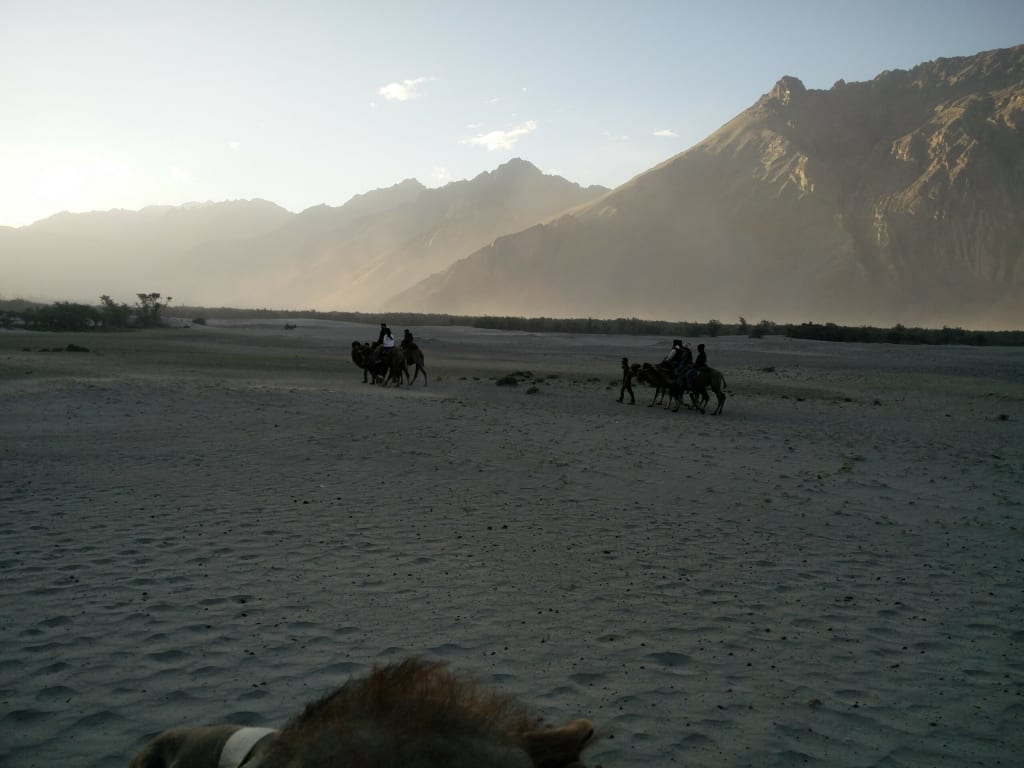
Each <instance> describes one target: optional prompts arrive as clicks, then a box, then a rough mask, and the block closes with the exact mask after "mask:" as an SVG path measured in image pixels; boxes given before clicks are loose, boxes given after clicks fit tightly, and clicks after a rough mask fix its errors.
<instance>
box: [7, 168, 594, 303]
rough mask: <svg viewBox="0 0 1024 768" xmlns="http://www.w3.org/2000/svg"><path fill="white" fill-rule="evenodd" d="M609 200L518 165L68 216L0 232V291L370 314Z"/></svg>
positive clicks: (92, 299) (78, 297) (592, 188)
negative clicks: (422, 179) (334, 198)
mask: <svg viewBox="0 0 1024 768" xmlns="http://www.w3.org/2000/svg"><path fill="white" fill-rule="evenodd" d="M607 191H608V190H607V189H605V188H603V187H596V186H595V187H587V188H584V187H581V186H580V185H578V184H574V183H572V182H569V181H567V180H565V179H563V178H561V177H559V176H552V175H546V174H543V173H541V171H539V170H538V169H537V168H536V167H535V166H533V165H532V164H530V163H528V162H526V161H523V160H520V159H518V158H517V159H514V160H510V161H509V162H507V163H505V164H503V165H501V166H499V167H498V168H496V169H495V170H493V171H488V172H484V173H481V174H479V175H478V176H476V177H475V178H473V179H469V180H464V181H456V182H452V183H450V184H447V185H445V186H443V187H441V188H438V189H428V188H427V187H425V186H423V185H422V184H420V183H419V182H418V181H416V180H415V179H407V180H405V181H403V182H401V183H399V184H396V185H394V186H392V187H388V188H385V189H378V190H373V191H370V192H367V193H365V194H362V195H356V196H355V197H353V198H352V199H351V200H349V201H348V202H347V203H345V205H343V206H340V207H331V206H326V205H321V206H314V207H312V208H309V209H306V210H304V211H302V212H301V213H298V214H294V213H291V212H288V211H286V210H284V209H283V208H280V207H278V206H276V205H274V204H273V203H268V202H266V201H262V200H254V201H233V202H228V203H217V204H208V205H205V206H196V205H188V206H182V207H171V206H154V207H151V208H146V209H143V210H141V211H109V212H95V213H88V214H67V213H64V214H58V215H56V216H53V217H50V218H49V219H45V220H43V221H41V222H37V223H36V224H33V225H31V226H29V227H22V228H18V229H10V228H4V229H0V265H2V267H3V270H4V279H3V281H2V286H0V289H2V290H3V291H4V293H6V294H8V295H11V296H13V295H27V296H38V297H41V298H53V297H56V298H61V299H73V300H80V301H95V300H96V299H97V297H98V296H99V295H100V294H101V293H106V294H111V295H114V296H124V297H128V298H130V297H132V296H134V294H135V293H136V292H139V291H151V290H159V291H161V292H163V293H164V294H165V295H168V294H170V295H172V296H174V297H176V299H177V300H178V301H184V302H187V303H190V304H207V305H216V306H224V305H230V306H242V307H257V306H267V307H281V308H314V309H324V310H330V309H372V308H373V307H374V306H375V305H377V304H380V303H381V302H382V301H384V300H385V299H387V298H388V297H390V296H392V295H393V294H395V293H398V292H400V291H402V290H404V289H406V288H408V287H409V286H411V285H413V284H414V283H416V282H417V281H419V280H421V279H423V278H424V277H426V276H427V275H429V274H431V273H433V272H436V271H438V270H442V269H444V268H446V267H447V266H449V265H450V264H451V263H452V262H453V261H455V260H456V259H458V258H461V257H462V256H464V255H466V254H467V253H471V252H473V251H475V250H476V249H478V248H479V247H481V246H482V245H485V244H486V243H489V242H491V241H493V240H494V239H495V238H497V237H500V236H502V235H505V234H509V233H512V232H516V231H518V230H520V229H522V228H524V227H526V226H529V225H531V224H534V223H535V222H538V221H544V220H546V219H548V218H550V217H553V216H556V215H558V214H561V213H562V212H564V211H566V210H568V209H571V208H574V207H576V206H578V205H580V204H582V203H586V202H588V201H590V200H592V199H594V198H596V197H598V196H600V195H602V194H604V193H606V192H607ZM69 261H70V262H71V263H70V265H69V264H68V262H69ZM58 264H60V265H61V266H60V267H59V268H58V267H57V265H58Z"/></svg>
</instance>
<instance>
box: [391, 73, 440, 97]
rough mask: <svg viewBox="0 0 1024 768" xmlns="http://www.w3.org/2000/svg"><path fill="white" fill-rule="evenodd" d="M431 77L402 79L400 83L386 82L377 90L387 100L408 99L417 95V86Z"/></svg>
mask: <svg viewBox="0 0 1024 768" xmlns="http://www.w3.org/2000/svg"><path fill="white" fill-rule="evenodd" d="M433 79H434V78H432V77H417V78H415V79H413V80H403V81H402V82H400V83H388V84H387V85H384V86H381V89H380V90H379V91H377V93H379V94H380V95H381V96H383V97H384V98H385V99H387V100H388V101H409V100H410V99H415V98H418V97H419V95H420V94H419V91H418V89H419V87H420V86H421V85H422V84H423V83H426V82H428V81H430V80H433Z"/></svg>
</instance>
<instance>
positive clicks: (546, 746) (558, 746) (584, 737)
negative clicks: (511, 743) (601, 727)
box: [523, 719, 594, 768]
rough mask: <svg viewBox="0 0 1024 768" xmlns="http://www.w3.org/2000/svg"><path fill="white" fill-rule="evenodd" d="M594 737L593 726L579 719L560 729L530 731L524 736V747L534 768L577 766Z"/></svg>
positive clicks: (587, 721)
mask: <svg viewBox="0 0 1024 768" xmlns="http://www.w3.org/2000/svg"><path fill="white" fill-rule="evenodd" d="M593 735H594V726H593V724H592V723H591V722H590V721H589V720H584V719H579V720H573V721H572V722H571V723H568V724H566V725H563V726H560V727H558V728H545V729H543V730H539V731H528V732H527V733H524V734H523V746H524V747H525V748H526V751H527V753H528V754H529V755H530V761H531V762H532V763H533V765H534V768H559V767H560V766H570V765H573V764H576V763H577V762H578V761H579V759H580V753H581V752H582V751H583V748H584V747H585V746H586V745H587V742H589V741H590V739H591V738H592V737H593Z"/></svg>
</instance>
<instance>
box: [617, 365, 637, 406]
mask: <svg viewBox="0 0 1024 768" xmlns="http://www.w3.org/2000/svg"><path fill="white" fill-rule="evenodd" d="M626 392H629V404H630V405H636V398H635V397H633V369H632V368H630V367H629V358H628V357H624V358H622V386H621V387H620V388H619V402H620V403H621V402H622V396H623V395H624V394H625V393H626Z"/></svg>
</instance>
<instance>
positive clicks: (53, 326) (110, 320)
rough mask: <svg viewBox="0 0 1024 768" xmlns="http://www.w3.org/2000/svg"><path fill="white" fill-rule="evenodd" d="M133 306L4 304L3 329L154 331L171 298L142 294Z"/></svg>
mask: <svg viewBox="0 0 1024 768" xmlns="http://www.w3.org/2000/svg"><path fill="white" fill-rule="evenodd" d="M136 297H137V300H136V302H135V304H134V305H133V306H128V305H127V304H125V303H120V304H118V303H117V302H116V301H114V300H113V299H111V298H110V297H109V296H105V295H104V296H101V297H100V303H99V304H95V305H94V304H79V303H76V302H71V301H56V302H54V303H53V304H40V303H38V302H29V301H18V300H8V301H3V302H0V327H3V328H12V327H19V328H25V329H27V330H30V331H95V330H103V329H123V328H153V327H156V326H158V325H161V323H162V318H161V313H162V312H163V310H164V309H166V308H167V307H168V306H169V304H170V302H171V297H170V296H168V297H167V299H166V301H162V300H161V296H160V294H159V293H138V294H136Z"/></svg>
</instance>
